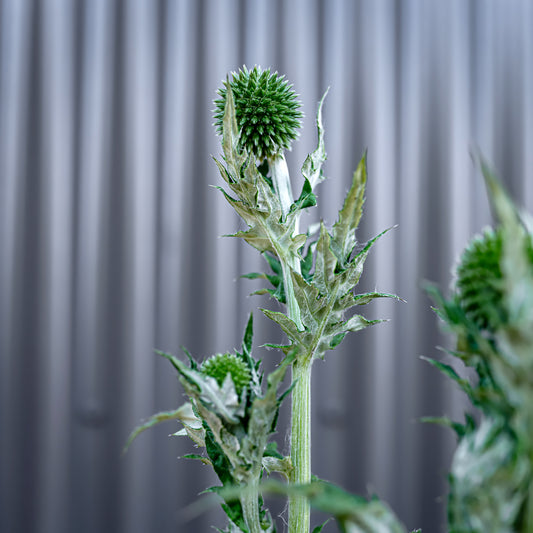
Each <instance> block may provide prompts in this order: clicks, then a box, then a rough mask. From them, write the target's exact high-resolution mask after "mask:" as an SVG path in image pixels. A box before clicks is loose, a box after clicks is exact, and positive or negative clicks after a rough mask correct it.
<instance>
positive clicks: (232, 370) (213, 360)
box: [201, 353, 251, 396]
mask: <svg viewBox="0 0 533 533" xmlns="http://www.w3.org/2000/svg"><path fill="white" fill-rule="evenodd" d="M201 371H202V373H203V374H205V375H206V376H209V377H212V378H214V379H216V381H217V383H218V384H219V385H220V386H222V384H223V383H224V380H225V379H226V376H227V375H228V374H229V375H230V376H231V380H232V381H233V385H235V392H236V393H237V395H238V396H240V395H241V393H242V391H243V389H244V388H245V387H247V386H248V384H249V383H250V379H251V375H250V370H249V369H248V367H247V366H246V363H245V362H244V361H243V360H242V359H241V358H240V357H238V356H237V355H235V354H230V353H225V354H220V353H219V354H216V355H214V356H213V357H210V358H209V359H207V360H206V361H204V363H203V364H202V366H201Z"/></svg>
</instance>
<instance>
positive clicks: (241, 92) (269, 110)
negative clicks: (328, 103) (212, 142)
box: [214, 66, 303, 161]
mask: <svg viewBox="0 0 533 533" xmlns="http://www.w3.org/2000/svg"><path fill="white" fill-rule="evenodd" d="M228 86H229V87H231V91H232V93H233V99H234V101H235V118H236V121H237V126H238V128H239V131H240V144H241V148H245V149H246V150H247V151H248V152H249V153H252V154H254V155H255V157H256V158H257V159H258V160H259V161H263V160H264V159H265V158H267V157H272V156H275V155H276V154H278V153H280V152H281V151H282V150H285V149H289V148H290V145H291V143H292V141H293V140H294V139H296V137H298V128H299V127H300V118H301V117H302V116H303V114H302V112H301V111H300V110H299V109H300V103H299V102H298V100H297V95H296V94H295V92H294V91H293V90H292V85H290V84H289V83H288V82H287V81H286V80H285V78H284V76H279V75H278V73H277V72H275V73H274V74H271V72H270V69H268V70H261V68H260V67H257V66H256V67H254V68H253V69H252V70H248V69H247V68H246V67H243V68H242V69H241V70H239V72H238V73H233V77H232V80H231V81H226V82H224V87H222V88H220V89H219V90H218V94H219V95H220V98H219V99H217V100H215V106H216V107H215V113H214V118H215V127H216V129H217V132H218V133H219V134H222V122H223V119H224V110H225V106H226V95H227V93H228Z"/></svg>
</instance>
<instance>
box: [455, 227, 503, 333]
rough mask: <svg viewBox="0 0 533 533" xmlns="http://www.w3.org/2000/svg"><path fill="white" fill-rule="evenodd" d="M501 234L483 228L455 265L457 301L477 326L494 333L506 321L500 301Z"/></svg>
mask: <svg viewBox="0 0 533 533" xmlns="http://www.w3.org/2000/svg"><path fill="white" fill-rule="evenodd" d="M502 249H503V239H502V233H501V231H499V230H496V231H494V230H491V229H489V230H486V231H485V232H484V233H483V234H482V235H480V236H477V237H475V238H474V239H473V240H472V241H471V242H470V244H469V245H468V246H467V247H466V249H465V250H464V252H463V254H462V256H461V259H460V263H459V266H458V267H457V280H456V289H457V296H458V301H459V303H460V305H461V307H462V308H463V310H464V312H465V314H466V316H467V317H468V318H469V319H470V320H471V321H472V322H474V324H476V325H477V326H478V327H479V329H481V330H486V331H489V332H495V331H496V330H497V329H498V328H499V327H500V326H501V325H502V324H503V323H504V322H505V320H506V311H505V308H504V304H503V274H502V270H501V266H500V264H501V258H502Z"/></svg>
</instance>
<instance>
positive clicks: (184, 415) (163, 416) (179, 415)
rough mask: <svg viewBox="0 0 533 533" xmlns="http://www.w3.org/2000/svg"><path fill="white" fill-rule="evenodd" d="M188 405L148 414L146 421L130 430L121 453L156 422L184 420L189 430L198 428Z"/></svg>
mask: <svg viewBox="0 0 533 533" xmlns="http://www.w3.org/2000/svg"><path fill="white" fill-rule="evenodd" d="M190 407H191V404H190V403H189V402H187V403H185V404H184V405H182V406H181V407H179V408H178V409H175V410H174V411H162V412H160V413H156V414H155V415H152V416H150V418H148V420H146V422H143V423H142V424H141V425H140V426H137V427H136V428H135V429H134V430H133V431H132V432H131V434H130V436H129V437H128V440H127V442H126V444H125V445H124V449H123V452H122V453H125V452H126V451H127V450H128V448H129V447H130V444H131V443H132V442H133V441H134V440H135V438H136V437H138V436H139V435H140V434H141V433H142V432H143V431H145V430H147V429H148V428H151V427H153V426H155V425H157V424H160V423H161V422H167V421H168V420H181V421H182V422H183V421H184V420H185V421H186V422H183V423H184V424H190V425H189V427H190V428H191V430H197V429H199V427H198V425H197V421H198V419H197V418H196V417H195V416H194V413H193V412H192V408H191V409H189V408H190ZM191 415H192V416H191ZM200 427H201V423H200ZM193 440H194V439H193Z"/></svg>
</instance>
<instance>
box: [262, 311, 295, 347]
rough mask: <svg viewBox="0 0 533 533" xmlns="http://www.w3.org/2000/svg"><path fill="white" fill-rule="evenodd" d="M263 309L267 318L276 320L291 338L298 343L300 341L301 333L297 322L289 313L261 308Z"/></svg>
mask: <svg viewBox="0 0 533 533" xmlns="http://www.w3.org/2000/svg"><path fill="white" fill-rule="evenodd" d="M261 311H263V313H264V314H265V316H266V317H267V318H270V320H273V321H274V322H276V324H278V325H279V326H280V327H281V329H282V330H283V331H284V332H285V334H286V335H287V337H289V339H290V340H292V341H294V342H296V343H298V342H299V341H300V338H301V333H300V331H299V330H298V327H297V326H296V324H295V323H294V322H293V321H292V320H291V319H290V318H289V317H288V316H287V315H284V314H283V313H280V312H279V311H271V310H270V309H261Z"/></svg>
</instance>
